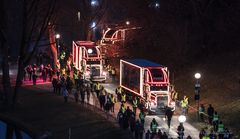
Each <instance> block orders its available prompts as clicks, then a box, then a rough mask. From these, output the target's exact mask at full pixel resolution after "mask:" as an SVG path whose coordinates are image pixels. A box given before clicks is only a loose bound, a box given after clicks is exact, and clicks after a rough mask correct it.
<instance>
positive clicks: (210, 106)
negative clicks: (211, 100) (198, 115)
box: [207, 104, 214, 125]
mask: <svg viewBox="0 0 240 139" xmlns="http://www.w3.org/2000/svg"><path fill="white" fill-rule="evenodd" d="M207 113H208V122H209V124H211V125H212V121H213V114H214V108H213V107H212V105H211V104H209V106H208V109H207Z"/></svg>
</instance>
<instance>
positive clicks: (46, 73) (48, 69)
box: [23, 64, 54, 85]
mask: <svg viewBox="0 0 240 139" xmlns="http://www.w3.org/2000/svg"><path fill="white" fill-rule="evenodd" d="M53 74H54V70H53V69H52V66H51V65H50V64H48V65H43V64H41V65H40V66H37V65H36V64H29V65H28V66H27V67H25V68H24V75H23V80H24V81H27V80H29V81H33V85H36V81H37V78H41V79H42V80H43V81H44V82H46V81H47V79H49V81H52V77H53Z"/></svg>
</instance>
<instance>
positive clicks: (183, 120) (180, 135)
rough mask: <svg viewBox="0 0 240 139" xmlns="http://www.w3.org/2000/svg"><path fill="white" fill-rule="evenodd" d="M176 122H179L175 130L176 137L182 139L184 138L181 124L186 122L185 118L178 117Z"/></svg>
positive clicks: (183, 116) (182, 116)
mask: <svg viewBox="0 0 240 139" xmlns="http://www.w3.org/2000/svg"><path fill="white" fill-rule="evenodd" d="M178 121H179V122H180V124H179V126H178V128H177V130H178V136H179V138H180V139H183V136H184V127H183V123H184V122H185V121H186V116H185V115H180V116H179V117H178Z"/></svg>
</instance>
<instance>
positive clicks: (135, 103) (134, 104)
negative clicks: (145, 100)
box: [133, 99, 138, 108]
mask: <svg viewBox="0 0 240 139" xmlns="http://www.w3.org/2000/svg"><path fill="white" fill-rule="evenodd" d="M137 103H138V101H137V99H134V100H133V107H135V108H136V107H137Z"/></svg>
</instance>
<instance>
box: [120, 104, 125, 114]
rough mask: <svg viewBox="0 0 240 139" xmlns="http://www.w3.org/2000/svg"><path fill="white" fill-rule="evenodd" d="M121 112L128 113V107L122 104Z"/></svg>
mask: <svg viewBox="0 0 240 139" xmlns="http://www.w3.org/2000/svg"><path fill="white" fill-rule="evenodd" d="M120 111H121V112H122V113H123V114H124V113H125V111H126V107H125V105H124V104H121V107H120Z"/></svg>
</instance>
